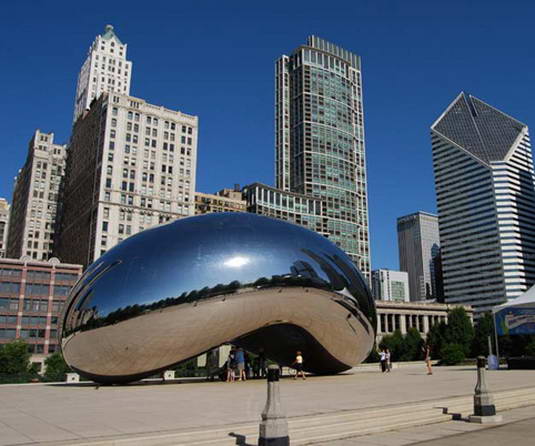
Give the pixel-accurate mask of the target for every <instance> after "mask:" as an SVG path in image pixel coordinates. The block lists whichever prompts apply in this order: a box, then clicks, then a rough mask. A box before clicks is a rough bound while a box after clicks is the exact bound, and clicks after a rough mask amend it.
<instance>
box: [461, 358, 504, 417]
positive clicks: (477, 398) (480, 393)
mask: <svg viewBox="0 0 535 446" xmlns="http://www.w3.org/2000/svg"><path fill="white" fill-rule="evenodd" d="M485 374H486V371H485V357H483V356H478V358H477V384H476V388H475V394H474V414H473V415H470V416H469V417H468V419H469V420H470V422H471V423H481V424H487V423H500V422H501V421H502V416H501V415H496V407H495V406H494V397H493V396H492V393H490V391H489V389H488V388H487V382H486V380H485Z"/></svg>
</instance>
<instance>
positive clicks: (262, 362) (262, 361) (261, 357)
mask: <svg viewBox="0 0 535 446" xmlns="http://www.w3.org/2000/svg"><path fill="white" fill-rule="evenodd" d="M258 370H259V373H260V378H264V377H265V376H266V355H265V353H264V349H263V348H261V349H260V351H259V352H258Z"/></svg>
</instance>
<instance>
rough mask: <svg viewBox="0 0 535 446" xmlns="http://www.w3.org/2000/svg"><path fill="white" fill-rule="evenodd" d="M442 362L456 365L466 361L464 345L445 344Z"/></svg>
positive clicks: (441, 353)
mask: <svg viewBox="0 0 535 446" xmlns="http://www.w3.org/2000/svg"><path fill="white" fill-rule="evenodd" d="M440 355H441V357H442V360H441V361H442V363H443V364H446V365H455V364H459V363H460V362H462V361H464V358H465V356H464V346H462V345H461V344H455V343H452V344H445V345H444V346H443V347H442V351H441V352H440Z"/></svg>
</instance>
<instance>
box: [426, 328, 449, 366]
mask: <svg viewBox="0 0 535 446" xmlns="http://www.w3.org/2000/svg"><path fill="white" fill-rule="evenodd" d="M447 329H448V326H447V325H446V323H445V322H440V323H438V324H435V325H433V326H432V327H431V329H430V330H429V333H428V334H427V343H428V344H429V345H430V346H431V357H432V358H433V359H437V358H440V354H441V351H442V347H443V346H444V344H446V331H447Z"/></svg>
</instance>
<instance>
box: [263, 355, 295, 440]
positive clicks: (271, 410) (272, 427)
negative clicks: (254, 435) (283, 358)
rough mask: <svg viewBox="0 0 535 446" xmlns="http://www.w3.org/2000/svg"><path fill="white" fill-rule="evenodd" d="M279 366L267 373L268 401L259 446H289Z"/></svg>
mask: <svg viewBox="0 0 535 446" xmlns="http://www.w3.org/2000/svg"><path fill="white" fill-rule="evenodd" d="M279 373H280V370H279V366H278V365H273V364H272V365H270V366H269V367H268V371H267V384H268V392H267V401H266V406H265V407H264V410H263V412H262V422H261V423H260V436H259V438H258V446H289V445H290V437H289V436H288V421H287V420H286V414H285V413H284V410H283V409H282V406H281V401H280V391H279Z"/></svg>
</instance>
